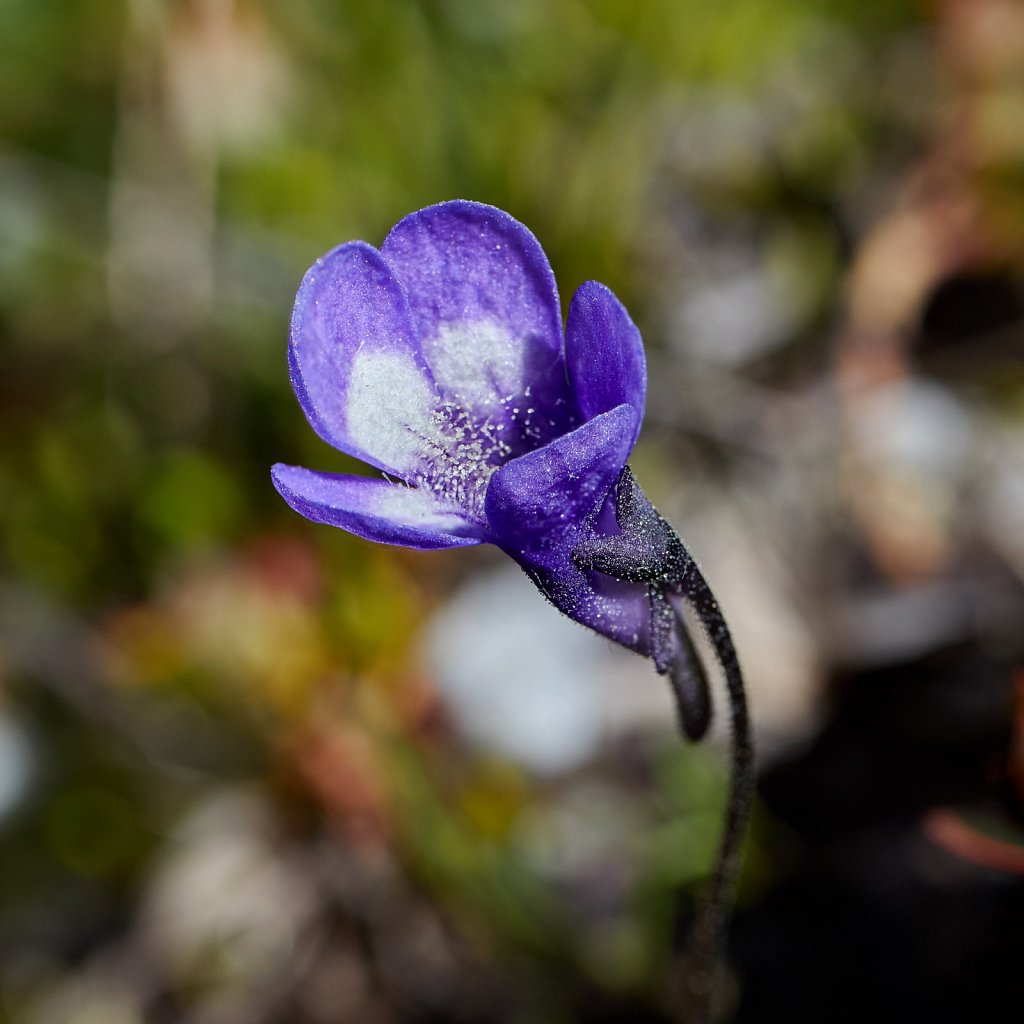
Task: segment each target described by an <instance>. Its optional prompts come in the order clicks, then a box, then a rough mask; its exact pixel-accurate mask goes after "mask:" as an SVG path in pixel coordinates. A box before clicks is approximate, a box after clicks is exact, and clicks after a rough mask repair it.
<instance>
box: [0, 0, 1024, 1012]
mask: <svg viewBox="0 0 1024 1024" xmlns="http://www.w3.org/2000/svg"><path fill="white" fill-rule="evenodd" d="M0 96H2V97H3V98H2V100H0V436H2V451H0V531H2V534H0V1021H3V1022H4V1024H8V1022H11V1024H15V1022H16V1024H67V1022H73V1024H136V1022H143V1021H145V1022H150V1021H153V1022H179V1021H180V1022H188V1024H262V1022H266V1024H271V1022H282V1024H284V1022H288V1024H293V1022H294V1024H347V1022H359V1024H390V1022H403V1024H404V1022H458V1021H464V1022H496V1024H497V1022H501V1024H570V1022H576V1021H587V1022H591V1021H628V1022H634V1024H636V1022H639V1024H642V1022H644V1021H651V1022H655V1021H664V1020H666V1019H667V1016H666V1013H667V1009H666V1008H667V1005H668V1000H667V992H668V984H667V979H668V967H669V963H670V959H671V955H672V953H671V951H672V948H673V944H677V943H678V942H679V941H680V939H681V936H682V935H683V934H684V932H685V928H686V924H687V920H688V914H689V912H690V908H691V906H692V900H693V895H694V892H695V891H696V889H695V887H696V886H697V885H698V884H699V881H700V879H701V877H702V876H703V875H704V874H705V873H706V871H707V870H708V866H709V864H710V860H711V857H712V853H713V850H714V846H715V843H716V841H717V835H718V829H719V814H720V810H721V805H722V799H723V796H722V794H723V791H724V783H725V778H726V761H725V757H724V747H723V744H722V739H723V737H722V736H721V735H720V736H719V737H718V739H717V740H716V741H714V742H712V743H711V744H709V745H707V746H706V747H701V748H696V749H695V748H692V747H687V746H685V745H683V744H682V743H680V742H679V741H678V740H677V738H676V736H675V734H674V732H673V728H672V712H671V706H670V702H669V699H668V697H667V695H666V694H665V693H664V692H663V690H664V687H663V684H662V681H661V680H660V679H658V678H657V677H656V676H655V675H654V673H653V671H652V670H651V669H650V668H649V666H648V665H646V664H645V663H643V662H642V661H640V660H639V659H636V658H632V657H630V656H628V655H626V654H622V653H619V652H617V651H615V650H613V649H612V648H611V647H610V645H609V644H607V643H605V642H603V641H601V640H599V639H597V638H594V637H590V636H589V635H587V634H586V633H585V632H584V631H583V630H582V629H579V628H578V627H576V626H574V625H573V624H571V623H568V622H564V621H563V620H561V619H559V618H558V616H557V615H556V614H555V613H554V612H552V611H551V610H550V609H549V608H548V607H547V606H546V605H545V604H544V602H543V601H542V600H541V598H540V597H539V596H538V595H537V594H536V593H535V592H533V591H532V589H531V587H530V585H529V583H528V582H527V581H526V580H525V577H521V576H520V575H519V574H518V571H517V570H516V569H515V567H514V566H510V565H508V564H506V563H504V562H503V561H502V559H501V558H500V557H498V556H497V555H495V554H494V553H492V552H488V551H484V550H472V551H456V552H441V553H432V554H420V553H416V552H409V551H403V550H393V549H386V548H382V547H377V546H374V545H371V544H368V543H365V542H362V541H359V540H357V539H354V538H351V537H349V536H347V535H344V534H342V533H341V532H338V531H332V530H329V529H327V528H325V527H316V526H313V525H312V524H310V523H307V522H306V521H304V520H301V519H300V518H299V517H297V516H295V515H294V514H293V513H291V512H290V511H289V510H288V509H287V508H286V507H285V506H284V504H283V502H281V500H280V499H279V498H278V497H277V495H276V494H275V492H274V491H273V489H272V488H271V485H270V480H269V475H268V470H269V466H270V464H271V463H272V462H275V461H278V460H281V461H286V462H293V463H300V464H305V465H309V466H313V467H317V468H321V469H337V470H349V469H352V465H351V464H350V463H349V462H347V460H346V459H345V458H344V457H343V456H341V455H339V454H338V453H336V452H333V451H332V450H330V449H328V448H327V447H326V446H325V445H324V444H323V443H321V442H320V441H319V440H318V439H317V438H316V437H315V436H314V435H313V433H312V431H311V430H310V429H309V427H308V426H307V424H306V422H305V420H304V418H303V417H302V414H301V412H300V410H299V407H298V405H297V404H296V403H295V401H294V398H293V396H292V394H291V392H290V389H289V385H288V381H287V373H286V365H285V343H286V334H287V318H288V315H289V312H290V307H291V301H292V298H293V296H294V292H295V288H296V286H297V284H298V281H299V280H300V278H301V275H302V273H303V272H304V270H305V269H306V267H307V266H308V265H309V264H310V263H311V262H312V261H313V260H314V259H315V258H316V257H317V256H318V255H319V254H320V253H322V252H323V251H325V250H327V249H328V248H331V247H332V246H334V245H335V244H337V243H339V242H341V241H346V240H349V239H352V238H363V239H366V240H367V241H370V242H372V243H375V244H379V242H380V241H381V240H382V239H383V237H384V234H385V233H386V231H387V229H388V228H389V227H390V226H391V224H393V223H394V222H395V221H396V220H398V219H399V218H400V217H401V216H403V215H404V214H405V213H407V212H409V211H411V210H413V209H415V208H418V207H421V206H424V205H426V204H428V203H431V202H435V201H439V200H442V199H447V198H453V197H457V196H458V197H464V198H471V199H477V200H481V201H484V202H489V203H493V204H495V205H497V206H500V207H502V208H504V209H507V210H508V211H510V212H511V213H512V214H513V215H515V216H516V217H518V218H519V219H521V220H522V221H524V222H525V223H526V224H528V225H529V226H530V227H531V228H532V230H533V231H534V232H535V233H536V234H537V236H538V237H539V238H540V240H541V242H542V244H543V245H544V246H545V248H546V250H547V252H548V253H549V255H550V257H551V260H552V263H553V265H554V268H555V272H556V275H557V277H558V280H559V282H560V285H561V288H562V295H563V302H567V300H568V297H569V296H570V295H571V292H572V290H573V289H575V287H576V286H577V285H578V284H579V283H581V282H582V281H583V280H586V279H588V278H597V279H599V280H602V281H604V282H606V283H607V284H609V285H610V286H611V287H613V288H614V289H615V290H616V291H617V293H618V294H619V295H620V296H621V297H622V298H623V299H624V301H625V302H626V303H627V305H628V306H629V308H630V309H631V311H632V313H633V315H634V318H635V319H636V321H637V323H638V324H639V325H640V327H641V329H642V331H643V333H644V336H645V340H646V345H647V351H648V359H649V363H650V370H651V390H650V396H649V404H648V416H647V421H646V426H645V429H644V433H643V434H642V437H641V440H640V444H639V447H638V449H637V451H636V455H635V460H634V467H635V469H636V471H637V474H638V476H639V477H640V478H641V480H642V481H643V484H644V487H645V489H646V490H647V491H648V493H649V494H651V495H652V497H653V498H654V499H655V501H656V503H657V504H658V505H659V507H660V508H661V509H662V511H663V512H664V513H665V514H666V515H667V516H668V517H669V518H670V519H671V520H672V521H673V522H674V523H675V524H676V526H677V527H678V528H679V529H680V532H681V534H682V535H683V537H684V538H685V539H686V540H687V542H688V544H689V546H690V547H691V549H692V550H693V551H694V553H695V554H696V556H697V558H698V559H699V561H700V562H701V563H702V565H703V566H704V568H705V571H706V572H707V574H708V576H709V577H710V579H711V580H712V582H713V584H714V586H715V587H716V589H717V590H718V592H719V595H720V598H721V601H722V603H723V605H724V607H725V609H726V611H727V614H728V616H729V618H730V621H731V623H732V627H733V630H734V632H735V635H736V640H737V643H738V646H739V648H740V652H741V656H742V660H743V662H744V665H745V667H746V671H747V673H748V676H749V681H750V687H751V700H752V703H753V711H754V716H755V720H756V723H757V731H758V739H759V747H760V755H761V757H760V760H761V771H762V776H761V787H760V796H759V803H758V806H757V810H756V814H755V819H754V823H753V828H752V832H751V838H750V842H749V846H748V855H747V862H746V870H745V874H744V877H743V880H742V885H741V891H740V906H739V909H738V913H737V917H736V920H735V922H734V927H733V930H732V936H731V940H730V964H731V968H730V976H729V978H728V979H727V981H726V982H725V984H724V985H723V989H722V994H721V998H722V1008H723V1013H724V1014H725V1015H726V1016H727V1017H731V1018H732V1019H735V1020H737V1021H741V1022H749V1021H766V1020H775V1019H778V1020H788V1021H815V1022H817V1021H821V1020H829V1021H833V1022H844V1021H863V1020H865V1019H867V1020H873V1021H882V1020H925V1019H927V1020H930V1021H933V1022H936V1021H938V1022H942V1021H963V1020H994V1019H1009V1018H1008V1014H1010V1013H1012V1012H1013V1009H1012V1008H1013V1007H1014V1006H1016V1005H1018V1004H1019V1002H1020V976H1019V972H1020V952H1021V949H1022V942H1024V929H1022V921H1024V916H1022V914H1024V890H1022V879H1021V875H1022V872H1024V830H1022V824H1024V813H1022V795H1024V790H1022V785H1024V698H1022V697H1021V693H1022V688H1024V675H1022V672H1024V587H1022V577H1024V359H1022V356H1024V291H1022V277H1021V275H1022V271H1024V4H1021V3H1019V2H1015V0H931V2H926V0H917V2H912V0H884V2H883V0H856V2H854V0H773V2H772V3H765V2H764V0H721V2H719V3H714V4H712V3H704V2H699V0H645V2H642V3H627V2H626V0H524V2H518V3H508V2H502V0H418V2H415V0H374V2H372V3H360V2H337V3H335V2H328V0H294V2H290V3H287V4H271V3H266V2H261V0H123V2H119V3H114V2H106V0H104V2H99V0H47V2H40V0H3V2H2V3H0Z"/></svg>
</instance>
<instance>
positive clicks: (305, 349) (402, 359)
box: [288, 242, 440, 480]
mask: <svg viewBox="0 0 1024 1024" xmlns="http://www.w3.org/2000/svg"><path fill="white" fill-rule="evenodd" d="M288 356H289V364H290V367H291V377H292V385H293V387H294V388H295V393H296V395H297V396H298V398H299V402H300V403H301V404H302V408H303V409H304V411H305V413H306V416H307V418H308V419H309V422H310V423H311V424H312V426H313V429H314V430H316V432H317V433H318V434H319V435H320V436H321V437H322V438H323V439H324V440H325V441H327V442H328V443H329V444H332V445H333V446H334V447H335V448H338V449H340V450H341V451H343V452H347V453H348V454H349V455H354V456H355V457H356V458H359V459H362V460H364V461H365V462H368V463H370V464H371V465H373V466H376V467H377V468H378V469H382V470H384V471H385V472H387V473H390V474H392V475H394V476H397V477H400V478H402V479H406V480H408V479H411V478H413V477H414V476H416V474H417V473H418V472H420V471H421V470H422V468H423V467H424V466H425V465H427V464H428V463H429V461H430V457H431V443H432V441H433V440H435V435H436V433H437V431H438V415H439V414H438V409H439V406H440V399H439V397H438V395H437V392H436V389H435V388H434V385H433V382H432V381H431V379H430V373H429V371H428V370H427V369H426V367H425V365H424V363H423V360H422V356H421V355H420V349H419V343H418V342H417V340H416V335H415V331H414V328H413V323H412V317H411V315H410V312H409V304H408V300H407V299H406V296H405V293H404V292H403V291H402V288H401V286H400V285H399V283H398V281H396V280H395V277H394V275H393V273H392V271H391V268H390V267H389V266H388V265H387V263H385V261H384V259H383V258H382V257H381V255H380V253H379V252H377V250H376V249H374V248H373V247H372V246H369V245H367V244H366V243H365V242H350V243H348V244H347V245H342V246H339V247H338V248H337V249H334V250H333V251H331V252H329V253H328V254H327V255H326V256H324V257H322V258H321V259H319V260H317V262H316V263H314V264H313V266H312V267H311V268H310V270H309V271H308V272H307V274H306V276H305V277H304V278H303V280H302V285H301V286H300V288H299V293H298V295H297V297H296V300H295V309H294V312H293V313H292V324H291V345H290V347H289V351H288Z"/></svg>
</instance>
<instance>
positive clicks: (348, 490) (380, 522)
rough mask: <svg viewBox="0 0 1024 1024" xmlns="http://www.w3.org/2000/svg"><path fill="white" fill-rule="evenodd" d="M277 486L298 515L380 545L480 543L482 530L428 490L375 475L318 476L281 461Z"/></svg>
mask: <svg viewBox="0 0 1024 1024" xmlns="http://www.w3.org/2000/svg"><path fill="white" fill-rule="evenodd" d="M271 477H272V479H273V481H274V486H275V487H276V488H277V490H278V491H279V492H280V494H281V496H282V497H283V498H284V500H285V501H286V502H288V504H289V505H291V507H292V508H293V509H295V511H296V512H298V513H300V515H303V516H305V517H306V518H307V519H311V520H312V521H313V522H315V523H327V524H328V525H330V526H338V527H341V529H343V530H348V532H349V533H354V534H356V536H359V537H365V538H366V539H367V540H373V541H377V542H379V543H382V544H401V545H403V546H405V547H411V548H453V547H465V546H467V545H469V544H480V543H481V542H482V541H483V540H485V539H486V538H485V536H484V531H483V530H482V529H481V528H480V527H479V526H477V525H474V524H472V523H470V522H468V521H467V520H466V519H465V518H463V516H462V515H461V514H460V513H459V512H458V510H457V509H452V508H449V507H447V506H445V505H443V504H441V503H440V502H439V501H438V500H437V498H436V497H435V496H434V495H433V494H432V493H431V492H430V491H428V490H426V489H425V488H413V487H406V486H404V485H403V484H395V483H391V481H389V480H378V479H375V478H372V477H358V476H343V475H340V474H336V473H319V472H315V471H314V470H311V469H303V468H302V467H301V466H286V465H284V464H283V463H278V464H277V465H276V466H274V467H273V469H272V470H271Z"/></svg>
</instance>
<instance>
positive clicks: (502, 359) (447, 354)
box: [423, 320, 525, 415]
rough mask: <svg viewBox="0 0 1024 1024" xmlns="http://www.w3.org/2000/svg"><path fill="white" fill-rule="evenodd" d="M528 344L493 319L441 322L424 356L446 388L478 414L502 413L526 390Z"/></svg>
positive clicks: (455, 398)
mask: <svg viewBox="0 0 1024 1024" xmlns="http://www.w3.org/2000/svg"><path fill="white" fill-rule="evenodd" d="M524 354H525V347H524V345H523V343H522V341H521V340H520V339H517V338H513V337H511V336H510V335H509V333H508V332H507V331H506V330H505V328H504V327H503V326H502V325H501V324H498V323H495V322H494V321H492V320H476V321H473V322H471V323H449V324H442V325H441V327H440V329H439V330H438V333H437V334H436V335H435V336H434V337H433V338H432V339H430V340H429V341H425V342H424V345H423V356H424V358H425V359H426V361H427V365H428V366H429V367H430V369H431V371H432V372H433V374H434V380H436V381H437V385H438V387H439V388H440V389H441V391H442V393H443V394H444V395H445V396H446V397H447V398H449V399H451V400H453V401H455V402H457V403H458V404H459V405H462V406H463V407H464V408H465V407H472V408H474V409H475V410H477V412H478V413H483V414H487V413H491V414H493V415H496V414H498V413H499V410H500V407H501V405H502V403H503V401H504V402H507V401H508V400H509V399H510V398H511V397H512V396H515V395H520V394H522V392H523V377H524V368H523V356H524Z"/></svg>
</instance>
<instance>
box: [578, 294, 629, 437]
mask: <svg viewBox="0 0 1024 1024" xmlns="http://www.w3.org/2000/svg"><path fill="white" fill-rule="evenodd" d="M565 359H566V369H567V370H568V373H569V382H570V384H571V385H572V387H573V389H574V390H575V392H576V402H577V405H578V406H579V410H580V412H581V413H582V415H583V418H584V419H590V418H592V417H594V416H597V415H598V414H599V413H602V412H607V411H608V410H609V409H614V408H615V406H617V405H621V404H622V403H623V402H626V403H628V404H629V405H631V406H632V407H633V409H634V410H635V411H636V414H637V425H636V430H637V432H639V430H640V421H641V420H642V419H643V415H644V401H645V398H646V394H647V363H646V360H645V359H644V349H643V342H642V340H641V338H640V332H639V331H638V330H637V329H636V327H635V325H634V324H633V321H632V320H631V319H630V316H629V313H627V312H626V308H625V307H624V306H623V305H622V303H621V302H619V300H618V299H617V298H616V297H615V295H614V293H613V292H612V291H611V290H610V289H608V288H606V287H605V286H604V285H603V284H599V283H598V282H597V281H587V282H585V283H584V284H582V285H580V287H579V288H578V289H577V291H576V294H575V295H574V296H573V299H572V303H571V304H570V306H569V319H568V322H567V324H566V328H565ZM633 440H634V441H635V440H636V435H635V434H634V437H633Z"/></svg>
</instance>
